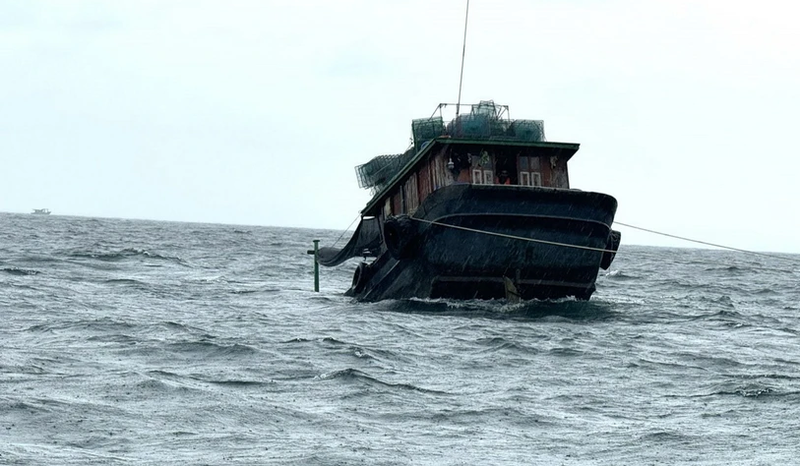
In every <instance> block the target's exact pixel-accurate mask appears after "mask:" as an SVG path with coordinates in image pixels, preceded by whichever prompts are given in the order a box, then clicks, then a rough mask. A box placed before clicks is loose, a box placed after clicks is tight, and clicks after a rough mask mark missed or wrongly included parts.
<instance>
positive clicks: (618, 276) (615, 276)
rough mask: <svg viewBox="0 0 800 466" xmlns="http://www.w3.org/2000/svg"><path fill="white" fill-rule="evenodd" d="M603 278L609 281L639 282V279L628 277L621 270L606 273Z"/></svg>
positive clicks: (633, 276) (632, 276)
mask: <svg viewBox="0 0 800 466" xmlns="http://www.w3.org/2000/svg"><path fill="white" fill-rule="evenodd" d="M605 277H606V278H608V279H611V280H639V278H640V277H637V276H636V275H628V274H626V273H625V272H623V271H622V270H612V271H610V272H608V273H606V274H605Z"/></svg>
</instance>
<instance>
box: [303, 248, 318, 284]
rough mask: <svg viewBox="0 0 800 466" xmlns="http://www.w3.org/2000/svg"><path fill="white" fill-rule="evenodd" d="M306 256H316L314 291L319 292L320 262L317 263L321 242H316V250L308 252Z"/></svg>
mask: <svg viewBox="0 0 800 466" xmlns="http://www.w3.org/2000/svg"><path fill="white" fill-rule="evenodd" d="M306 254H314V291H319V262H317V254H319V240H318V239H315V240H314V250H313V251H311V250H309V251H306Z"/></svg>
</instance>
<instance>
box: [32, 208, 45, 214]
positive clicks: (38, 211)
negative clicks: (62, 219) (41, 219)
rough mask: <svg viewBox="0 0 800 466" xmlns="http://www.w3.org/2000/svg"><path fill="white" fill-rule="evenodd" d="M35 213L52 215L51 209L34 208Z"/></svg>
mask: <svg viewBox="0 0 800 466" xmlns="http://www.w3.org/2000/svg"><path fill="white" fill-rule="evenodd" d="M31 213H32V214H34V215H50V209H33V212H31Z"/></svg>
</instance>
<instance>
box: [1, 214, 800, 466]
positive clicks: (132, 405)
mask: <svg viewBox="0 0 800 466" xmlns="http://www.w3.org/2000/svg"><path fill="white" fill-rule="evenodd" d="M339 236H340V232H336V231H321V230H320V231H315V230H305V229H291V228H268V227H250V226H231V225H210V224H190V223H169V222H150V221H139V220H116V219H95V218H79V217H61V216H55V215H53V216H49V217H44V216H33V215H18V214H17V215H15V214H0V319H1V320H2V325H0V464H3V465H28V464H30V465H39V464H48V465H49V464H60V465H69V464H74V465H90V464H103V465H114V464H152V465H165V464H166V465H170V464H176V465H177V464H180V465H184V464H211V465H216V464H226V465H228V464H247V465H251V464H290V465H291V464H295V465H351V464H368V465H396V464H401V465H406V464H408V465H419V464H431V465H458V464H465V465H466V464H470V465H471V464H498V465H501V464H502V465H517V464H542V465H584V464H585V465H619V464H636V465H647V464H693V465H694V464H702V465H723V464H737V465H742V464H745V465H751V464H752V465H776V464H782V465H783V464H800V336H799V335H798V329H799V328H800V286H798V284H799V282H800V256H791V255H786V256H784V258H771V257H763V256H750V255H745V254H741V253H736V252H727V251H715V250H698V249H663V248H650V247H636V246H628V245H625V244H624V243H623V246H622V248H621V250H620V254H618V256H617V258H616V260H615V262H614V264H613V265H612V267H611V269H610V270H609V271H601V274H600V277H599V279H598V291H597V292H596V293H595V295H594V296H593V298H592V300H591V301H589V302H577V301H574V300H561V301H553V302H526V303H521V304H509V303H506V302H503V301H467V302H456V301H417V300H414V301H384V302H379V303H372V304H361V303H357V302H353V301H352V300H351V299H350V298H347V297H344V296H343V294H342V293H343V291H344V290H345V289H347V287H348V286H349V284H350V280H351V276H352V272H353V269H354V268H355V262H353V263H348V264H345V265H343V266H340V267H338V268H334V269H324V268H323V269H322V271H321V288H322V289H321V292H319V293H314V292H313V291H312V289H313V275H312V270H313V267H312V259H311V257H310V256H308V255H307V254H306V250H307V249H309V248H310V247H311V245H312V240H313V239H321V240H322V243H323V245H330V244H332V243H333V242H334V241H336V239H337V238H338V237H339ZM346 239H347V238H343V239H342V241H346ZM623 240H624V237H623Z"/></svg>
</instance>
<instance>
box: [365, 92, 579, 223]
mask: <svg viewBox="0 0 800 466" xmlns="http://www.w3.org/2000/svg"><path fill="white" fill-rule="evenodd" d="M447 105H448V104H440V105H439V108H438V109H437V111H438V112H439V113H440V115H439V116H436V112H434V115H433V116H432V117H431V118H426V119H420V120H414V121H413V122H412V133H413V136H414V145H413V147H411V148H410V149H409V150H408V151H406V152H405V153H404V154H399V155H389V156H379V157H376V158H375V159H373V160H371V161H370V162H368V163H366V164H364V165H361V166H359V167H357V172H358V175H359V183H360V185H361V186H362V187H368V188H372V189H373V191H374V193H375V197H373V199H372V200H371V201H370V203H369V204H367V207H366V208H365V209H364V210H363V211H362V214H363V215H365V216H375V217H382V218H383V219H385V218H388V217H389V216H392V215H400V214H408V215H411V214H413V213H414V212H415V211H416V209H417V207H419V205H420V204H421V203H422V202H423V201H424V200H425V198H426V197H427V196H428V195H430V194H431V193H433V192H434V191H436V190H437V189H440V188H442V187H445V186H450V185H453V184H471V185H508V186H517V187H529V188H536V187H545V188H557V189H569V174H568V171H567V162H568V161H569V159H570V158H571V157H572V156H573V155H574V154H575V152H577V150H578V148H579V144H572V143H555V142H546V141H544V124H543V122H542V121H538V120H511V119H509V118H507V115H508V107H507V106H499V105H495V104H494V102H492V101H482V102H481V103H479V104H477V105H472V106H469V107H471V110H470V111H469V113H465V114H462V115H459V116H456V117H455V118H454V119H453V120H452V121H451V122H450V123H448V124H447V125H446V126H445V125H444V123H443V118H442V116H441V110H442V108H443V107H445V106H447Z"/></svg>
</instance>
